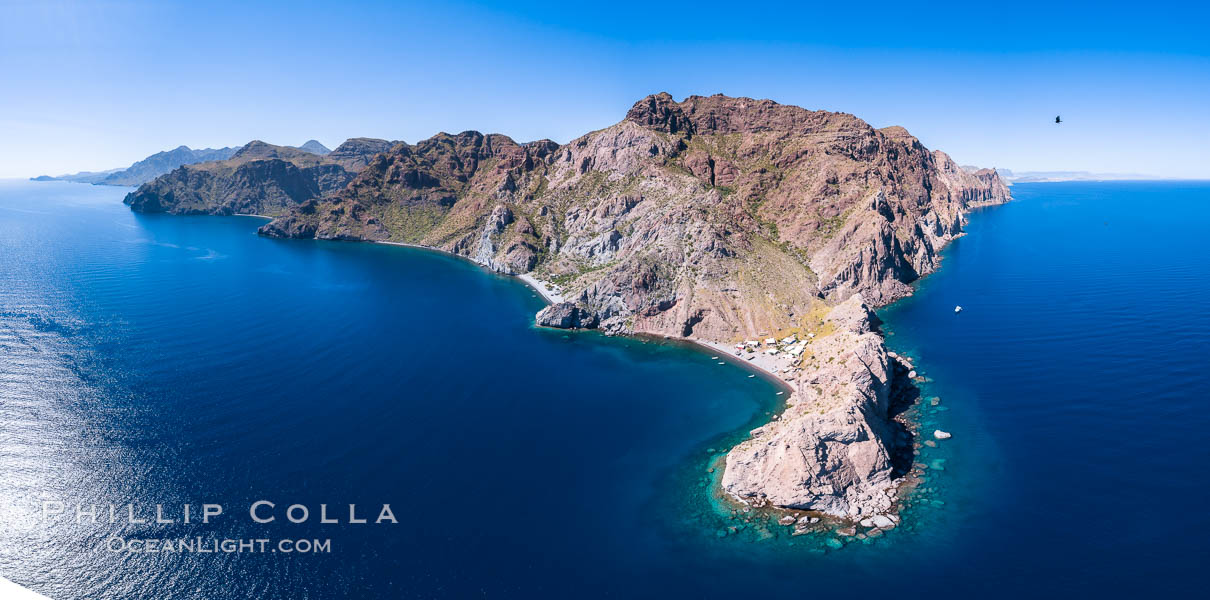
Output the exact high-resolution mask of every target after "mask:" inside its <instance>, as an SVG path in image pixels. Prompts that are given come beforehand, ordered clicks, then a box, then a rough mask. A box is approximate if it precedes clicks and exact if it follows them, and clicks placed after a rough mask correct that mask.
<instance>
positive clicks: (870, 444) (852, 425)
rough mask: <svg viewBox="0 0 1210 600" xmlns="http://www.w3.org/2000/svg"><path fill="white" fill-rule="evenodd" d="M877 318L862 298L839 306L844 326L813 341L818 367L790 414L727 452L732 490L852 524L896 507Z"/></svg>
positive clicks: (887, 371)
mask: <svg viewBox="0 0 1210 600" xmlns="http://www.w3.org/2000/svg"><path fill="white" fill-rule="evenodd" d="M871 318H872V315H870V313H869V309H868V307H867V306H866V305H865V304H864V302H863V301H862V298H861V296H860V295H854V296H852V297H850V298H849V299H848V300H846V301H845V302H843V303H841V304H839V305H838V306H836V307H835V308H834V309H832V311H831V312H830V313H829V315H828V317H827V320H828V321H831V322H832V323H833V324H834V325H835V326H836V328H837V329H836V331H835V332H834V333H832V334H831V335H828V336H826V337H823V338H820V339H816V340H814V341H813V342H812V343H811V345H810V352H811V354H812V355H813V358H812V359H811V361H812V364H813V368H811V369H809V370H808V371H807V373H808V374H807V376H805V377H804V378H803V380H802V381H800V382H798V386H797V389H796V390H795V392H794V394H793V395H792V396H791V397H790V399H789V400H788V401H787V408H786V411H785V412H784V413H783V414H782V415H781V417H780V418H779V419H777V420H775V421H772V422H770V423H769V424H767V425H764V426H762V427H760V428H758V429H756V430H753V432H752V434H751V438H750V439H748V440H747V441H745V442H743V443H741V444H740V445H739V446H736V447H735V448H733V449H732V450H731V452H730V453H728V454H727V466H726V471H725V472H724V473H723V478H722V485H723V489H724V490H725V491H726V492H727V493H728V494H731V495H732V496H733V497H735V498H738V499H741V500H756V499H761V500H763V501H764V502H767V503H769V504H773V505H775V506H781V507H786V508H795V509H802V510H816V511H820V512H824V513H827V514H831V515H835V516H840V517H847V518H863V517H866V516H869V515H874V514H882V513H885V512H888V511H889V510H890V509H891V508H892V500H891V496H890V495H889V494H888V490H893V489H894V487H895V485H896V482H895V473H894V469H893V464H892V453H893V452H894V450H895V448H894V443H895V439H896V436H895V435H894V428H895V427H896V426H897V425H896V424H895V423H893V422H892V421H891V420H890V418H889V416H888V414H887V410H888V401H889V400H888V398H889V394H890V386H891V377H892V370H891V364H890V357H889V356H888V355H887V352H886V348H885V347H884V346H883V344H882V338H881V337H879V336H878V335H877V334H876V333H873V332H872V331H870V321H871Z"/></svg>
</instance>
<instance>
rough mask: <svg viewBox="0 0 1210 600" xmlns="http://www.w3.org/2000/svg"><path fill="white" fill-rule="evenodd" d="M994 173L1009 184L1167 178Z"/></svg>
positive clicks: (1008, 171) (998, 171) (1113, 174)
mask: <svg viewBox="0 0 1210 600" xmlns="http://www.w3.org/2000/svg"><path fill="white" fill-rule="evenodd" d="M962 168H963V169H966V170H967V171H970V172H974V171H975V170H977V169H979V167H972V166H969V165H963V166H962ZM996 173H997V174H999V175H1000V178H1001V179H1003V180H1005V181H1007V182H1008V183H1010V184H1013V183H1037V182H1046V181H1122V180H1140V179H1142V180H1153V179H1167V178H1166V177H1160V176H1157V175H1145V174H1142V173H1092V172H1089V171H1010V170H1008V169H996Z"/></svg>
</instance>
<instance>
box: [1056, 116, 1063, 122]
mask: <svg viewBox="0 0 1210 600" xmlns="http://www.w3.org/2000/svg"><path fill="white" fill-rule="evenodd" d="M1062 122H1063V119H1062V118H1060V117H1055V123H1062Z"/></svg>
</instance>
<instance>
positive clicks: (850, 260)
mask: <svg viewBox="0 0 1210 600" xmlns="http://www.w3.org/2000/svg"><path fill="white" fill-rule="evenodd" d="M353 142H354V140H350V142H346V145H348V144H350V143H353ZM342 148H345V145H342V146H341V147H340V148H337V149H336V150H334V151H333V152H332V153H331V154H330V155H328V156H327V157H324V158H321V157H315V156H314V155H310V156H311V158H309V159H307V160H311V161H321V163H305V161H303V162H301V163H300V162H299V161H298V159H297V157H291V156H284V157H283V156H276V155H275V156H272V157H268V156H267V155H268V154H269V153H268V152H267V151H263V152H262V151H257V156H258V157H259V156H260V155H261V154H264V155H266V157H263V158H257V159H256V160H252V159H251V158H250V157H241V156H239V155H238V154H237V156H236V157H233V158H232V160H231V161H226V162H225V163H211V165H213V166H202V167H195V168H188V167H183V168H182V169H178V170H177V171H174V172H173V173H171V174H169V175H168V176H165V177H162V178H160V179H159V180H156V181H155V182H152V183H150V184H147V185H145V186H143V187H142V188H140V189H139V190H138V192H136V193H135V194H131V196H129V197H128V198H127V201H128V203H129V204H131V207H132V209H135V210H168V211H171V212H209V213H215V214H230V213H231V212H258V213H260V214H275V215H276V218H275V219H274V220H273V221H271V222H270V223H268V224H266V225H264V226H263V227H261V229H260V233H261V234H263V235H267V236H276V237H291V238H316V239H331V240H366V241H391V242H406V243H411V244H418V245H423V246H428V247H432V248H438V249H441V250H445V251H448V252H452V253H454V254H457V255H461V256H465V257H467V258H470V259H472V260H474V261H476V262H478V263H480V264H482V265H485V266H486V267H488V268H490V269H493V270H495V271H498V272H502V273H509V274H531V275H532V276H534V277H536V278H538V279H540V280H543V281H546V282H549V283H550V284H553V285H555V286H556V287H557V288H558V289H559V290H560V293H561V295H562V296H563V298H564V301H563V302H560V303H557V304H554V305H552V306H549V307H547V308H546V309H544V310H543V311H541V312H540V313H539V314H538V315H537V320H538V322H539V323H540V324H543V325H548V326H553V327H583V328H599V329H602V330H605V331H607V332H609V333H618V334H630V333H644V334H655V335H663V336H676V337H685V338H691V339H695V340H700V341H704V342H713V343H719V342H722V343H727V342H734V341H737V340H741V339H749V338H754V337H758V336H762V337H763V336H768V335H774V336H782V335H785V334H787V333H790V334H792V335H798V336H804V337H803V338H802V339H808V340H809V343H808V344H807V345H806V346H805V349H806V351H805V352H804V353H803V354H802V355H801V356H800V357H798V358H795V361H796V363H795V364H793V365H792V369H793V370H794V372H795V373H796V374H797V375H795V376H793V377H791V376H789V375H786V374H785V373H783V374H781V375H779V377H781V378H782V379H783V381H785V382H786V383H787V385H790V386H791V387H792V389H793V390H794V393H793V394H792V395H791V397H790V399H789V401H788V402H787V406H788V408H787V411H786V413H785V414H784V415H782V418H780V419H777V420H774V421H773V422H771V423H769V424H768V425H766V426H764V427H762V428H759V429H758V430H756V431H754V432H753V437H752V438H751V439H749V440H748V441H746V442H744V443H743V444H741V445H739V446H737V447H736V448H735V449H733V450H732V451H731V452H730V453H729V455H728V457H727V466H726V470H725V471H724V474H723V477H722V488H723V490H725V491H726V493H727V494H728V495H729V496H730V497H732V498H734V499H736V500H737V501H739V502H744V503H749V504H756V505H767V504H772V505H774V506H779V507H787V508H795V509H802V510H812V511H819V512H822V513H826V514H830V515H835V516H840V517H846V518H853V519H857V518H865V517H868V516H870V515H882V514H883V513H886V512H890V511H893V510H894V506H895V500H894V493H895V487H896V486H897V484H898V482H899V481H900V480H901V479H900V478H901V476H902V475H903V473H904V469H903V468H902V461H899V462H897V460H896V457H898V456H902V454H903V453H904V452H905V451H907V452H909V453H910V450H911V448H910V445H911V439H910V435H908V434H907V433H906V430H905V428H904V427H903V426H902V425H901V424H897V423H895V422H894V420H893V418H892V415H891V413H890V400H889V399H890V398H891V397H893V396H894V395H895V394H896V393H897V392H896V389H895V381H896V379H895V377H894V375H895V374H896V372H897V370H896V369H897V368H896V367H895V362H896V361H893V360H892V359H891V356H890V354H889V353H888V352H887V350H886V348H885V346H884V345H883V343H882V338H881V337H880V336H879V335H878V333H877V332H876V331H875V330H874V329H873V323H874V321H875V320H874V318H873V316H872V314H871V313H870V310H869V305H874V306H878V305H884V304H887V303H889V302H892V301H894V300H895V299H897V298H900V297H902V296H905V295H907V294H910V293H911V288H910V287H909V284H910V283H911V282H912V281H914V280H915V279H917V278H919V277H920V276H922V275H925V274H927V273H930V272H932V271H933V270H935V269H936V268H938V266H939V257H938V256H939V255H938V253H939V251H940V250H941V248H942V247H943V246H944V245H945V244H946V243H948V242H949V241H951V240H952V239H954V238H956V237H957V236H959V235H962V226H963V225H964V224H965V222H966V216H965V215H966V213H967V211H969V210H971V209H973V208H977V207H980V206H986V205H992V204H998V203H1001V202H1006V201H1008V200H1009V199H1010V194H1009V191H1008V188H1007V186H1005V184H1004V182H1003V181H1002V180H1001V179H1000V177H999V176H998V175H997V174H996V172H995V171H994V170H992V169H983V170H976V171H973V172H971V171H968V170H966V169H963V168H960V167H959V166H958V165H957V164H956V163H955V162H954V161H953V160H951V159H950V158H949V156H947V155H946V154H944V153H943V152H940V151H930V150H929V149H927V148H925V147H924V146H923V145H922V144H921V143H920V142H919V140H917V139H916V138H914V137H912V136H911V135H910V134H908V132H907V131H906V130H904V129H903V128H901V127H888V128H884V129H875V128H873V127H871V126H870V125H869V124H867V123H865V122H864V121H862V120H860V119H858V118H857V117H854V116H853V115H849V114H846V113H833V112H827V111H810V110H806V109H802V108H798V107H793V106H785V105H780V104H777V103H775V102H772V101H769V100H753V99H750V98H730V97H726V96H721V95H716V96H710V97H702V96H691V97H689V98H686V99H685V100H683V101H680V102H677V101H675V100H674V99H673V98H672V97H671V96H669V95H668V94H656V95H653V96H649V97H647V98H644V99H643V100H640V101H639V102H637V103H636V104H635V105H634V106H633V107H631V109H630V110H629V111H628V113H627V114H626V118H625V119H623V120H622V121H620V122H619V123H617V124H615V125H612V126H610V127H607V128H605V129H601V130H598V131H594V132H591V133H588V134H585V135H584V136H581V137H579V138H577V139H575V140H572V141H571V142H569V143H568V144H566V145H559V144H556V143H554V142H551V141H549V140H541V141H537V142H529V143H517V142H515V141H513V140H512V139H510V138H508V137H507V136H503V135H499V134H482V133H479V132H475V131H466V132H462V133H459V134H447V133H441V134H438V135H436V136H433V137H432V138H429V139H427V140H423V141H421V142H417V143H416V144H407V143H397V144H388V143H387V142H382V141H381V140H378V141H359V142H356V143H354V144H353V146H351V147H350V148H348V149H346V153H347V154H348V156H344V155H343V154H342ZM242 152H243V150H241V153H242ZM353 155H356V156H353ZM335 160H340V161H343V162H340V163H339V164H340V165H343V166H342V167H341V168H342V169H344V171H343V172H344V173H346V174H347V177H348V178H347V180H346V181H344V182H341V181H340V178H339V177H337V176H335V175H333V176H332V177H331V178H330V180H329V181H328V185H327V186H320V185H318V184H316V185H314V186H311V187H306V188H305V190H304V191H303V192H302V193H295V194H292V193H289V190H287V189H286V188H287V187H288V186H287V185H285V183H283V182H286V181H293V180H291V179H289V178H288V177H286V176H284V175H281V174H279V173H278V171H274V169H278V170H281V171H283V172H286V171H289V169H288V168H287V167H285V166H282V165H275V163H274V165H275V166H272V168H271V165H270V164H269V163H271V162H272V161H279V162H286V163H288V164H290V165H293V166H294V168H295V169H296V170H298V171H300V172H301V171H303V170H306V169H314V168H317V167H319V166H329V167H330V162H332V161H335ZM262 163H263V164H262ZM247 165H253V166H247ZM241 169H244V170H245V171H243V172H241V171H240V170H241ZM209 171H215V172H216V173H215V174H213V175H209V176H208V177H209V178H206V177H203V173H206V172H209ZM289 172H290V173H293V171H289ZM354 173H355V174H354ZM292 176H293V177H295V178H297V177H299V176H297V175H292ZM304 179H305V178H304ZM306 180H307V181H310V179H306ZM266 198H271V199H272V201H266ZM253 208H255V209H256V210H241V209H253ZM867 303H868V305H867ZM799 373H800V374H799ZM908 462H909V464H910V460H909V461H908ZM897 465H899V467H898V468H897Z"/></svg>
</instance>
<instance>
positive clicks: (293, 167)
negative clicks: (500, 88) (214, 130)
mask: <svg viewBox="0 0 1210 600" xmlns="http://www.w3.org/2000/svg"><path fill="white" fill-rule="evenodd" d="M396 144H398V142H389V141H387V140H379V139H371V138H353V139H350V140H347V141H345V142H344V143H343V144H341V145H340V146H337V147H336V149H335V150H331V151H329V150H328V149H327V148H324V147H323V145H322V144H320V143H319V142H316V141H314V140H312V141H310V142H307V143H306V144H303V146H301V147H297V148H295V147H291V146H275V145H273V144H267V143H265V142H262V141H260V140H254V141H252V142H249V143H248V144H247V145H246V146H244V147H243V148H240V149H239V150H237V151H236V152H235V153H234V154H232V155H231V156H230V157H229V158H226V159H223V160H215V161H207V162H202V163H195V164H189V165H181V167H180V168H177V169H174V170H172V171H171V172H170V173H167V174H165V175H163V176H161V177H157V178H155V179H154V180H152V181H149V182H147V183H145V184H143V185H140V186H139V189H137V190H135V191H134V192H132V193H130V194H128V195H127V196H126V203H127V204H129V205H130V206H131V207H132V208H133V209H135V210H137V211H140V212H175V213H184V214H228V215H230V214H258V215H264V214H274V215H276V214H281V213H283V212H285V211H286V210H288V209H289V208H292V207H295V206H298V205H300V204H302V203H304V202H307V201H308V200H314V199H318V198H320V197H322V196H323V195H325V194H330V193H333V192H335V191H337V190H339V189H341V188H343V187H344V186H345V185H347V184H348V183H349V182H350V181H352V179H353V177H354V176H355V175H356V174H357V173H358V172H360V171H361V170H362V169H364V168H365V167H366V165H368V164H369V163H370V161H371V160H372V159H373V158H374V156H375V155H378V154H381V153H384V152H387V151H388V150H390V149H391V148H392V147H393V146H395V145H396ZM320 149H322V150H323V152H322V153H320V152H319V151H318V150H320Z"/></svg>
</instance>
